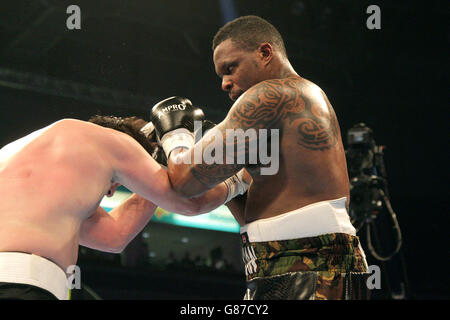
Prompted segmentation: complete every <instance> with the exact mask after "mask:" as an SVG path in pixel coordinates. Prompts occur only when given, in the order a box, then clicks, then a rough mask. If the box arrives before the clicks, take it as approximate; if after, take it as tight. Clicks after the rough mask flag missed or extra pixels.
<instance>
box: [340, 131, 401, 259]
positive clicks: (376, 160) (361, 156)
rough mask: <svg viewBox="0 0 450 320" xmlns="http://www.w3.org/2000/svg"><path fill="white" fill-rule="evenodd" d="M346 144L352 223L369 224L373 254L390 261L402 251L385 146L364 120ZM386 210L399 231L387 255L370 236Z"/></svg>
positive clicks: (357, 227) (369, 238)
mask: <svg viewBox="0 0 450 320" xmlns="http://www.w3.org/2000/svg"><path fill="white" fill-rule="evenodd" d="M347 144H348V148H347V150H346V152H345V154H346V157H347V165H348V172H349V177H350V198H351V201H350V208H349V214H350V217H351V220H352V223H353V225H354V226H355V228H356V230H357V231H359V230H360V229H361V228H362V227H363V226H364V225H365V226H366V228H367V246H368V248H369V251H370V253H371V254H372V256H373V257H374V258H376V259H377V260H380V261H388V260H390V259H391V258H392V257H393V256H394V255H395V254H397V253H398V252H399V251H400V248H401V246H402V234H401V231H400V226H399V224H398V220H397V216H396V214H395V212H394V210H393V209H392V206H391V203H390V200H389V192H388V188H387V175H386V170H385V167H384V159H383V149H384V147H383V146H377V145H376V143H375V140H374V137H373V131H372V129H370V128H369V127H367V126H366V125H365V124H364V123H359V124H356V125H355V126H353V128H351V129H350V130H349V131H348V133H347ZM384 211H387V212H388V213H389V215H390V217H391V219H392V222H393V224H394V227H393V228H394V230H395V232H396V235H397V245H396V248H395V249H394V251H393V252H392V253H391V254H389V255H387V256H382V255H381V254H379V253H377V252H376V251H375V249H374V247H373V245H372V236H371V227H372V228H373V229H374V230H375V225H374V221H375V219H376V218H377V216H378V215H379V214H380V213H381V212H384Z"/></svg>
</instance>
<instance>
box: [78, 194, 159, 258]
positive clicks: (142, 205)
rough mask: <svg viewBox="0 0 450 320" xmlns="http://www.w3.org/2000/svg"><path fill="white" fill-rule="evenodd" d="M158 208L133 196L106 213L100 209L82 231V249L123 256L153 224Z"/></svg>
mask: <svg viewBox="0 0 450 320" xmlns="http://www.w3.org/2000/svg"><path fill="white" fill-rule="evenodd" d="M156 208H157V206H156V205H155V204H154V203H152V202H150V201H148V200H146V199H144V198H142V197H140V196H139V195H136V194H133V195H132V196H130V197H129V198H128V199H127V200H125V201H124V202H123V203H122V204H120V205H119V206H118V207H116V208H114V209H113V210H111V211H110V212H109V213H107V212H106V211H105V210H104V209H102V208H101V207H99V208H98V209H97V212H96V213H95V214H94V215H93V216H92V217H90V218H89V219H87V220H85V221H84V222H83V224H82V225H81V229H80V240H79V242H80V245H82V246H85V247H89V248H92V249H95V250H100V251H106V252H112V253H120V252H122V251H123V249H124V248H125V247H126V246H127V245H128V243H130V241H131V240H133V239H134V237H136V235H137V234H138V233H139V232H141V231H142V229H143V228H144V227H145V225H146V224H147V223H148V222H149V221H150V219H151V217H152V215H153V213H154V212H155V209H156Z"/></svg>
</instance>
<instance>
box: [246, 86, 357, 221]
mask: <svg viewBox="0 0 450 320" xmlns="http://www.w3.org/2000/svg"><path fill="white" fill-rule="evenodd" d="M284 81H286V85H289V86H290V87H292V88H295V89H294V91H295V94H292V96H291V97H289V98H292V100H293V101H295V103H292V101H290V103H289V106H286V108H285V110H281V111H282V112H283V114H284V115H283V116H282V117H281V124H280V128H281V129H280V159H279V170H278V173H277V174H275V175H263V176H262V175H255V174H252V176H253V179H254V180H253V184H252V186H251V187H250V189H249V193H248V198H247V203H246V211H245V215H246V217H245V220H246V222H251V221H254V220H257V219H262V218H268V217H272V216H276V215H279V214H282V213H286V212H289V211H292V210H295V209H297V208H300V207H303V206H306V205H309V204H311V203H315V202H318V201H323V200H331V199H336V198H340V197H347V199H348V200H349V181H348V175H347V166H346V160H345V153H344V148H343V145H342V139H341V133H340V129H339V125H338V121H337V119H336V115H335V113H334V110H333V108H332V106H331V104H330V103H329V101H328V99H327V97H326V95H325V93H324V92H323V91H322V90H320V88H319V87H318V86H316V85H315V84H313V83H312V82H310V81H308V80H306V79H303V78H299V77H291V78H287V79H285V80H284ZM294 99H295V100H294Z"/></svg>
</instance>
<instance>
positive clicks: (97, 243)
mask: <svg viewBox="0 0 450 320" xmlns="http://www.w3.org/2000/svg"><path fill="white" fill-rule="evenodd" d="M79 244H80V245H82V246H84V247H88V248H91V249H95V250H100V251H106V252H117V251H119V248H120V247H121V241H120V239H119V237H118V236H117V225H116V223H115V221H114V219H113V218H112V217H111V216H110V215H109V214H108V213H107V212H106V210H105V209H103V208H101V207H98V208H97V210H96V212H95V213H94V214H93V215H92V216H91V217H89V218H88V219H86V220H84V221H83V223H82V224H81V227H80V238H79Z"/></svg>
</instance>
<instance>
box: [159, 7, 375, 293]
mask: <svg viewBox="0 0 450 320" xmlns="http://www.w3.org/2000/svg"><path fill="white" fill-rule="evenodd" d="M213 60H214V68H215V72H216V73H217V75H218V76H219V77H220V78H221V79H222V83H221V86H222V90H223V91H225V92H227V93H228V96H229V97H230V99H231V100H232V101H234V104H233V105H232V107H231V109H230V110H229V112H228V114H227V116H226V118H225V119H224V120H223V121H222V122H220V123H219V124H218V125H217V126H216V127H215V128H213V129H211V130H210V131H209V132H208V133H207V134H206V135H205V136H203V138H202V139H201V140H200V141H199V142H197V143H196V144H195V145H194V146H193V147H190V148H187V149H186V148H173V149H172V150H171V152H169V153H168V152H167V151H166V149H167V148H165V149H164V150H165V151H166V155H167V156H168V159H169V160H168V174H169V179H170V181H171V185H172V186H173V188H174V190H175V191H176V192H178V193H179V194H181V195H183V196H185V197H188V198H189V197H194V196H198V195H201V194H203V193H204V192H206V191H207V190H209V189H211V188H212V187H214V186H215V185H217V184H218V183H220V182H221V181H223V180H225V179H227V178H229V177H230V176H232V175H234V174H236V173H237V172H239V171H240V170H242V169H245V171H246V172H248V173H249V174H250V175H251V177H252V183H251V184H250V186H249V188H248V191H247V195H246V197H238V198H235V199H233V200H232V201H231V202H229V203H228V204H227V206H228V208H229V209H230V211H231V212H232V213H233V215H234V217H235V218H236V220H237V221H238V222H239V224H240V225H241V239H242V244H243V248H242V253H243V259H244V264H245V273H246V280H247V291H246V293H245V296H244V299H255V300H260V299H366V298H367V292H368V290H367V286H366V285H365V283H366V282H365V281H366V280H364V279H365V277H367V263H366V261H365V256H364V252H363V250H362V248H361V247H360V244H359V239H358V238H357V237H356V231H355V229H354V227H353V225H352V224H351V222H350V219H349V216H348V213H347V211H346V206H348V203H349V200H350V199H349V178H348V173H347V164H346V158H345V153H344V147H343V143H342V137H341V132H340V128H339V124H338V120H337V118H336V114H335V112H334V110H333V107H332V106H331V103H330V101H329V100H328V98H327V96H326V94H325V93H324V92H323V90H322V89H321V88H320V87H319V86H317V85H316V84H314V83H312V82H311V81H309V80H307V79H304V78H303V77H301V76H300V75H299V74H298V73H297V72H296V71H295V70H294V68H293V67H292V65H291V63H290V62H289V60H288V58H287V55H286V50H285V47H284V43H283V40H282V37H281V35H280V34H279V32H278V31H277V30H276V29H275V27H273V26H272V25H271V24H269V23H268V22H267V21H265V20H263V19H261V18H259V17H255V16H247V17H240V18H238V19H235V20H233V21H231V22H229V23H228V24H226V25H225V26H224V27H222V28H221V29H220V30H219V31H218V33H217V34H216V36H215V37H214V40H213ZM164 107H166V108H169V109H170V106H167V103H166V104H164V103H162V106H161V105H156V106H155V107H154V109H153V110H152V112H153V118H152V119H153V120H152V121H153V123H155V127H158V128H162V129H164V131H163V133H165V136H164V135H163V134H160V135H161V136H163V137H167V138H166V140H170V139H172V140H174V138H173V137H172V136H171V134H173V135H174V136H176V135H178V136H179V137H180V138H181V132H180V131H179V132H180V133H178V132H177V131H176V130H177V129H176V127H175V126H173V127H172V128H173V129H170V126H169V125H167V123H170V119H171V118H174V116H172V115H170V111H169V112H167V113H165V114H164V110H166V109H164ZM157 123H158V125H157ZM162 129H161V130H159V129H158V130H159V131H162ZM264 129H265V131H264ZM159 131H158V134H159ZM250 131H251V132H254V135H253V136H252V135H251V134H249V135H248V136H246V138H247V140H246V144H245V146H243V145H242V142H239V138H237V139H235V137H236V132H250ZM264 132H265V133H266V136H264V134H263V133H264ZM269 136H270V138H273V139H269V138H267V137H269ZM255 137H256V138H255ZM255 139H257V140H258V144H257V145H258V146H260V147H261V142H262V143H263V145H264V143H266V147H267V150H268V149H270V150H271V153H272V154H271V155H270V156H271V161H272V162H273V161H274V159H275V158H276V157H278V159H277V160H278V163H277V166H276V168H277V169H278V170H276V171H275V172H273V173H271V174H267V170H265V169H267V168H268V167H269V166H270V165H271V164H270V163H269V165H268V164H267V162H264V161H261V160H262V156H261V155H260V153H259V151H258V160H259V161H258V162H257V163H256V164H255V163H254V162H252V161H251V158H252V156H255V154H252V152H253V153H254V152H256V151H255V147H254V146H255V145H256V144H254V145H253V147H252V142H254V140H255ZM264 139H266V141H264ZM241 141H242V140H241ZM274 144H278V150H279V152H274V151H273V150H277V149H276V148H275V149H272V148H271V147H270V148H269V145H270V146H273V145H274ZM202 150H226V152H224V153H223V159H221V161H218V162H214V163H211V162H210V161H208V162H207V161H203V162H198V161H195V160H196V157H195V154H199V152H202ZM216 153H217V152H216ZM274 153H275V154H274ZM217 154H219V153H217ZM243 155H245V157H244V158H245V161H244V162H242V159H243ZM230 158H231V159H232V160H233V161H229V159H230ZM222 160H223V161H222ZM239 160H241V161H239ZM263 171H264V172H266V173H265V174H263Z"/></svg>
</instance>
